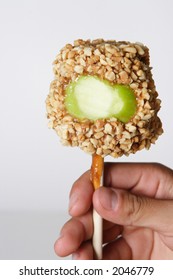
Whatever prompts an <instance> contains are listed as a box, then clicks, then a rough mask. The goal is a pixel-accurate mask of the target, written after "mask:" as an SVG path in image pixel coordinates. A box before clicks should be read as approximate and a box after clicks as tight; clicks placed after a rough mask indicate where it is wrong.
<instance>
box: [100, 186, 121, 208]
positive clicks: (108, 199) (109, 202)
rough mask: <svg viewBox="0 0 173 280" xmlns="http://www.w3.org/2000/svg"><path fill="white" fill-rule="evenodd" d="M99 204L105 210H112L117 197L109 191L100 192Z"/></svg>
mask: <svg viewBox="0 0 173 280" xmlns="http://www.w3.org/2000/svg"><path fill="white" fill-rule="evenodd" d="M99 196H100V203H101V205H102V207H103V208H105V209H106V210H114V209H115V207H116V205H117V201H118V200H117V195H116V193H115V192H114V191H112V190H110V189H104V190H102V191H100V194H99Z"/></svg>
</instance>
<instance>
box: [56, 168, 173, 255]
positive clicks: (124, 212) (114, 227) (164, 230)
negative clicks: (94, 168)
mask: <svg viewBox="0 0 173 280" xmlns="http://www.w3.org/2000/svg"><path fill="white" fill-rule="evenodd" d="M104 186H105V187H101V188H100V189H98V190H96V191H95V192H94V191H93V186H92V184H91V181H90V172H89V171H87V172H85V173H84V174H83V175H82V176H81V177H80V178H79V179H78V180H77V181H76V182H75V183H74V184H73V186H72V189H71V192H70V203H69V214H70V215H71V219H70V220H69V221H68V222H67V223H65V225H64V226H63V227H62V229H61V232H60V237H59V239H58V240H57V241H56V242H55V252H56V254H57V255H59V256H61V257H65V256H68V255H70V254H72V256H73V259H78V260H91V259H93V248H92V241H91V240H92V234H93V223H92V204H93V207H94V208H95V209H96V211H97V212H98V213H99V214H100V215H101V216H102V217H103V219H104V222H103V244H106V245H105V246H104V248H103V259H106V260H108V259H111V260H114V259H116V260H130V259H132V260H164V259H167V260H168V259H171V260H172V259H173V170H172V169H170V168H168V167H166V166H164V165H161V164H158V163H106V164H105V167H104Z"/></svg>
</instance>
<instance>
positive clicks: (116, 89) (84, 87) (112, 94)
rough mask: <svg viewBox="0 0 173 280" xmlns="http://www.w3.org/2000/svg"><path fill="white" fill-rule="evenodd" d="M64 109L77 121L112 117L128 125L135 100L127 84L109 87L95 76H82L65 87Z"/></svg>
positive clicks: (134, 109)
mask: <svg viewBox="0 0 173 280" xmlns="http://www.w3.org/2000/svg"><path fill="white" fill-rule="evenodd" d="M65 106H66V109H67V111H68V112H69V113H70V114H71V115H72V116H74V117H76V118H78V119H84V118H87V119H89V120H97V119H108V118H111V117H115V118H117V119H118V120H120V121H121V122H124V123H126V122H128V121H129V120H130V119H131V117H133V115H134V114H135V112H136V107H137V104H136V98H135V94H134V92H133V90H132V89H131V88H130V87H128V86H126V85H118V84H116V85H111V84H110V83H109V82H108V81H106V80H100V79H99V78H97V77H95V76H81V77H79V78H78V79H77V81H74V82H71V83H70V84H69V85H68V87H67V88H66V98H65Z"/></svg>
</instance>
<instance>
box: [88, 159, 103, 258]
mask: <svg viewBox="0 0 173 280" xmlns="http://www.w3.org/2000/svg"><path fill="white" fill-rule="evenodd" d="M103 163H104V159H103V158H102V157H101V156H99V155H96V154H95V155H93V156H92V165H91V181H92V183H93V187H94V190H96V189H98V188H99V187H101V186H102V184H103ZM93 225H94V232H93V240H92V243H93V250H94V258H95V259H97V260H101V259H102V235H103V226H102V218H101V217H100V216H99V214H98V213H97V212H96V211H95V209H93Z"/></svg>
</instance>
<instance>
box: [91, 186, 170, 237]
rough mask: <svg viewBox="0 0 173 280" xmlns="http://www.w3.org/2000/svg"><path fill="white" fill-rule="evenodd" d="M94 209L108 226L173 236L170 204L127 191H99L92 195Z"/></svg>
mask: <svg viewBox="0 0 173 280" xmlns="http://www.w3.org/2000/svg"><path fill="white" fill-rule="evenodd" d="M93 205H94V208H95V209H96V211H97V212H98V213H99V214H100V215H101V216H102V217H103V218H104V219H106V220H108V221H110V222H113V223H116V224H119V225H124V226H138V227H148V228H151V229H154V230H157V231H160V232H162V233H167V234H168V233H169V234H170V235H172V232H173V215H172V213H173V200H161V199H153V198H149V197H146V196H138V195H134V194H132V193H130V192H129V191H124V190H120V189H116V190H115V189H113V188H105V187H101V188H100V189H98V190H97V191H95V193H94V196H93Z"/></svg>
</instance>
